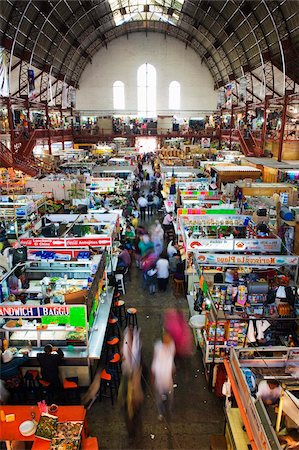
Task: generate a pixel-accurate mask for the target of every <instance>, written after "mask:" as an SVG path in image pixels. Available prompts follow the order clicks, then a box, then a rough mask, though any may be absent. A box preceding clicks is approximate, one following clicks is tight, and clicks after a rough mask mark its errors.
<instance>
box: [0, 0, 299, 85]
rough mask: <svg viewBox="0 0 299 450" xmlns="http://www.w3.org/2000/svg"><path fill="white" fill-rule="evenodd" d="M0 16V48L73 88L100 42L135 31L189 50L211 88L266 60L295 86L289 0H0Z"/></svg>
mask: <svg viewBox="0 0 299 450" xmlns="http://www.w3.org/2000/svg"><path fill="white" fill-rule="evenodd" d="M0 16H1V17H0V21H1V22H0V38H1V43H2V46H3V47H5V48H6V49H8V50H9V51H10V52H11V53H12V54H13V55H14V56H17V57H18V58H21V59H22V60H25V61H27V63H29V65H32V66H33V67H37V68H39V69H41V70H44V71H45V72H48V73H49V72H50V73H51V74H52V75H53V76H55V77H56V78H58V79H59V80H65V81H66V82H67V83H68V84H72V85H74V86H78V85H79V83H80V77H81V74H82V72H83V70H84V68H85V66H86V64H88V63H90V62H91V61H92V57H93V55H94V54H95V53H96V52H97V51H98V50H99V49H100V48H101V47H104V46H106V47H107V46H108V45H109V42H110V41H112V40H113V39H116V38H118V37H119V36H121V35H126V34H128V33H131V32H136V31H140V32H147V31H156V32H160V33H164V34H165V36H167V35H171V36H174V37H175V38H177V39H180V40H181V41H183V42H184V43H185V44H186V46H190V47H192V48H193V49H194V50H195V51H196V52H197V53H198V55H199V57H200V58H201V59H202V60H203V61H204V62H205V64H206V65H207V67H208V68H209V70H210V72H211V74H212V76H213V78H214V82H215V87H221V86H223V85H225V84H226V83H227V82H228V81H229V80H233V79H237V78H238V77H240V76H241V75H243V74H244V73H245V72H246V73H248V72H251V71H253V70H254V69H256V68H257V67H266V65H267V63H269V62H270V63H271V64H272V65H273V66H275V67H277V68H279V69H280V70H281V71H282V72H284V73H285V74H286V75H287V76H288V77H289V78H290V79H291V80H293V81H294V82H296V83H299V70H298V56H299V2H298V1H297V0H294V1H293V0H277V1H276V0H273V1H272V0H251V1H248V0H210V1H207V0H89V1H87V0H48V1H44V0H42V1H36V0H34V1H32V0H27V1H23V0H21V1H14V0H5V1H3V0H2V1H1V8H0Z"/></svg>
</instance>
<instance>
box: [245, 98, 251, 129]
mask: <svg viewBox="0 0 299 450" xmlns="http://www.w3.org/2000/svg"><path fill="white" fill-rule="evenodd" d="M250 103H251V102H249V101H248V100H247V101H246V102H245V116H244V125H247V123H248V117H247V116H248V107H249V105H250Z"/></svg>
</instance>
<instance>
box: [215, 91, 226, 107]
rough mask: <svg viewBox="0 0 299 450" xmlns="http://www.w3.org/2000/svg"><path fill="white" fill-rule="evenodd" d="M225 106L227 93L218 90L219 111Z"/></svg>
mask: <svg viewBox="0 0 299 450" xmlns="http://www.w3.org/2000/svg"><path fill="white" fill-rule="evenodd" d="M224 105H225V93H224V90H223V89H219V90H218V98H217V109H220V108H222V107H223V106H224Z"/></svg>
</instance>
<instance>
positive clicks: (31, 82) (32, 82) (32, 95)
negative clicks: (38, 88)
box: [27, 69, 36, 100]
mask: <svg viewBox="0 0 299 450" xmlns="http://www.w3.org/2000/svg"><path fill="white" fill-rule="evenodd" d="M27 74H28V98H29V100H33V99H34V98H35V97H36V92H35V79H34V70H33V69H28V71H27Z"/></svg>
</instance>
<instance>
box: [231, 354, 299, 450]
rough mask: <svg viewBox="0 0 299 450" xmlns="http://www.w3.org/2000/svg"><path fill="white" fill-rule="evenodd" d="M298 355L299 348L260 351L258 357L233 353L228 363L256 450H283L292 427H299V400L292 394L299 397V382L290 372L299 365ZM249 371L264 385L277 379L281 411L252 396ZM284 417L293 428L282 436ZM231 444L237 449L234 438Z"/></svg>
mask: <svg viewBox="0 0 299 450" xmlns="http://www.w3.org/2000/svg"><path fill="white" fill-rule="evenodd" d="M298 354H299V349H298V348H286V347H272V348H259V352H254V353H253V352H252V351H251V349H249V348H244V349H233V350H232V351H231V352H230V357H229V360H225V361H224V364H225V368H226V371H227V374H228V377H229V380H230V382H231V386H232V393H233V395H234V397H235V399H236V402H237V406H238V408H239V411H240V414H241V417H242V422H243V424H244V425H245V428H246V432H247V435H248V439H249V441H250V444H251V447H252V448H253V449H254V450H259V449H261V448H263V449H265V450H275V449H277V450H280V449H281V448H282V446H281V445H282V444H281V443H282V442H286V436H288V435H289V434H291V429H292V427H293V429H294V428H295V429H296V428H297V427H298V425H299V420H298V417H299V411H298V398H296V396H294V395H293V394H292V391H293V393H295V394H296V393H298V378H296V376H294V375H293V374H292V371H290V368H292V367H296V366H298V364H299V359H298ZM248 368H251V370H254V373H255V374H257V375H258V377H259V379H260V380H261V381H260V382H265V381H267V380H271V379H272V380H273V379H274V380H275V381H276V382H277V383H278V385H279V386H281V395H280V402H279V407H278V408H275V409H274V408H273V407H272V406H268V405H266V404H265V403H263V401H262V399H261V398H255V397H254V396H253V395H252V386H249V382H248V379H247V377H246V375H245V373H246V372H244V371H245V370H247V372H248ZM284 399H285V400H286V401H285V403H284ZM288 399H289V401H287V400H288ZM282 415H283V417H284V421H285V424H289V423H290V420H289V419H291V420H292V422H293V425H292V426H289V427H287V426H286V425H285V430H284V433H279V432H280V431H281V429H280V427H278V426H277V425H278V423H279V421H280V420H279V419H280V417H281V416H282ZM227 432H228V430H227ZM239 432H240V429H239ZM230 442H232V444H233V447H232V448H237V447H235V440H234V436H233V435H232V434H230Z"/></svg>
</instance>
